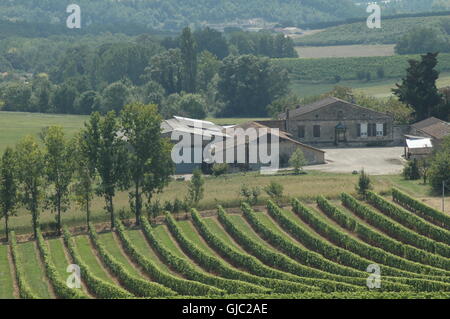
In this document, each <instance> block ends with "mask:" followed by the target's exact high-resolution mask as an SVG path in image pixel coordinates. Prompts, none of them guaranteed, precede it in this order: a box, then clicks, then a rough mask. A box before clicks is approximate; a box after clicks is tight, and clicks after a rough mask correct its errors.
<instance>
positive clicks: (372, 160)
mask: <svg viewBox="0 0 450 319" xmlns="http://www.w3.org/2000/svg"><path fill="white" fill-rule="evenodd" d="M323 150H324V151H325V152H326V154H325V160H326V162H327V164H323V165H314V166H308V167H307V168H306V169H308V170H320V171H324V172H333V173H351V172H353V171H360V170H361V169H363V168H364V170H365V171H366V172H367V173H369V174H371V175H387V174H398V173H400V172H401V171H402V169H403V164H404V159H403V158H402V154H403V153H404V148H403V147H367V148H323Z"/></svg>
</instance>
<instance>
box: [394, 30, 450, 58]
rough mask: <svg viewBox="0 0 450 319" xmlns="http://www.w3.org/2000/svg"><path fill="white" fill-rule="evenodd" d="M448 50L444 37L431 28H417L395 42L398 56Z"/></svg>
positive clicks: (449, 47)
mask: <svg viewBox="0 0 450 319" xmlns="http://www.w3.org/2000/svg"><path fill="white" fill-rule="evenodd" d="M449 49H450V46H449V43H448V40H447V39H446V38H445V36H442V35H440V34H438V31H437V30H435V29H432V28H426V27H425V28H424V27H417V28H413V29H412V30H411V31H410V32H409V33H407V34H405V35H404V36H403V37H402V38H400V40H399V41H398V42H397V44H396V46H395V52H396V53H398V54H417V53H427V52H448V50H449Z"/></svg>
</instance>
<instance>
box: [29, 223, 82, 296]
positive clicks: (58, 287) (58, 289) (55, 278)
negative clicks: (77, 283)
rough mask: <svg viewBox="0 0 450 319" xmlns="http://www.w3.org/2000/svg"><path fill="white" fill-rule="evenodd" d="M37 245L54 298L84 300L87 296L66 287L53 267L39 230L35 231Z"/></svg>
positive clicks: (78, 290) (80, 291) (77, 290)
mask: <svg viewBox="0 0 450 319" xmlns="http://www.w3.org/2000/svg"><path fill="white" fill-rule="evenodd" d="M36 233H37V244H38V248H39V252H40V253H41V257H42V260H43V262H44V266H45V272H46V274H47V277H48V278H49V279H50V282H51V284H52V286H53V290H54V291H55V294H56V296H58V297H59V298H62V299H85V298H87V296H86V295H85V294H84V293H83V292H82V290H80V289H77V288H75V289H73V288H69V287H68V286H67V283H66V282H64V280H63V279H62V278H61V276H60V275H59V273H58V271H57V270H56V267H55V265H54V264H53V261H52V259H51V257H50V254H49V252H48V247H47V243H46V242H45V240H44V237H43V236H42V232H41V230H40V229H37V231H36Z"/></svg>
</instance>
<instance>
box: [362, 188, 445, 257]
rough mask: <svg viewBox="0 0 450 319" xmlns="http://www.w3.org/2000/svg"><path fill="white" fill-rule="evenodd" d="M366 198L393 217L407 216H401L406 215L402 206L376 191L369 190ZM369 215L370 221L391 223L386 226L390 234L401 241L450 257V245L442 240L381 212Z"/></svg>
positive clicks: (402, 218)
mask: <svg viewBox="0 0 450 319" xmlns="http://www.w3.org/2000/svg"><path fill="white" fill-rule="evenodd" d="M366 198H367V201H368V202H369V203H370V204H371V205H373V206H374V207H376V208H377V209H378V210H380V211H381V212H383V213H384V214H386V215H388V216H390V217H391V218H393V219H398V220H400V219H401V220H404V219H405V217H400V216H404V212H402V211H401V210H402V209H401V208H399V207H397V206H395V205H394V204H392V203H389V202H388V201H386V200H385V199H384V198H382V197H381V196H378V195H377V194H375V193H374V192H370V191H369V192H368V193H367V196H366ZM408 214H410V213H408ZM394 216H395V217H394ZM410 216H413V217H414V215H412V214H410ZM369 217H371V220H370V221H369V220H368V221H369V222H373V223H383V224H384V225H388V224H389V226H385V227H386V231H389V235H391V236H392V237H397V238H398V239H400V240H401V241H403V242H405V243H408V244H410V245H413V246H416V247H417V248H421V249H424V250H427V251H429V252H431V253H435V254H439V255H441V256H444V257H450V246H448V245H445V244H443V243H440V242H436V241H434V240H432V239H430V238H428V237H425V236H422V235H420V234H418V233H415V232H413V231H412V230H410V229H408V228H406V227H404V226H403V225H400V224H398V223H396V222H393V221H391V220H390V219H389V218H387V217H386V216H384V215H383V214H379V213H377V214H372V215H371V216H369ZM417 218H418V217H417ZM422 227H423V226H422ZM422 233H423V229H422ZM434 236H436V234H434Z"/></svg>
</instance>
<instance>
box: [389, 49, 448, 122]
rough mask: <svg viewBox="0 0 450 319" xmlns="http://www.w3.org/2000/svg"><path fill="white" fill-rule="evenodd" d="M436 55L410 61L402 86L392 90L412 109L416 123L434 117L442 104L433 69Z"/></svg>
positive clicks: (429, 54) (435, 72)
mask: <svg viewBox="0 0 450 319" xmlns="http://www.w3.org/2000/svg"><path fill="white" fill-rule="evenodd" d="M437 55H438V54H437V53H428V54H426V55H422V59H421V61H417V60H410V61H409V68H408V69H407V75H406V78H404V79H403V81H402V84H396V86H397V88H396V89H393V92H394V94H395V95H396V96H397V97H398V99H399V100H400V101H401V102H404V103H406V104H407V105H409V106H411V107H412V108H413V109H414V111H415V113H414V115H415V120H416V121H421V120H424V119H426V118H428V117H430V116H432V115H434V114H435V112H436V109H437V108H438V107H439V105H440V103H441V102H442V99H441V95H440V94H439V92H438V89H437V87H436V80H437V79H438V78H439V72H438V71H436V70H435V69H434V68H435V67H436V65H437Z"/></svg>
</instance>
